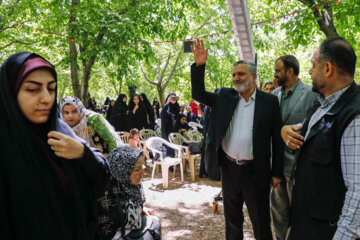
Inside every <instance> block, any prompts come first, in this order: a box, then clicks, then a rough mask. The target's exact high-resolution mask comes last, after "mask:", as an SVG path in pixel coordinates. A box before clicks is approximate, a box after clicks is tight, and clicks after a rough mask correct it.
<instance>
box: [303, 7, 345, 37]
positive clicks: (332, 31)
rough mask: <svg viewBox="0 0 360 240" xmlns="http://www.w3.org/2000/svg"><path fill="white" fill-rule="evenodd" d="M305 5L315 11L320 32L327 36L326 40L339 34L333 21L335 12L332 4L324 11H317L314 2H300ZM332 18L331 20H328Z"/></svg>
mask: <svg viewBox="0 0 360 240" xmlns="http://www.w3.org/2000/svg"><path fill="white" fill-rule="evenodd" d="M299 1H300V2H302V3H304V4H305V5H306V6H308V7H309V8H310V9H312V10H313V14H314V16H315V18H316V22H317V23H318V25H319V27H320V30H321V31H322V32H323V33H324V34H325V36H326V38H330V37H336V36H339V34H338V33H337V31H336V27H335V24H334V19H333V11H332V7H331V5H330V4H327V5H325V6H324V8H325V9H324V10H317V11H315V9H314V6H315V5H316V3H315V1H314V0H299ZM327 16H328V17H330V18H329V19H328V18H327Z"/></svg>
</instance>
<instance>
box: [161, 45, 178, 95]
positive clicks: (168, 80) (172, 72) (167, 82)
mask: <svg viewBox="0 0 360 240" xmlns="http://www.w3.org/2000/svg"><path fill="white" fill-rule="evenodd" d="M182 54H183V52H182V51H180V52H179V53H178V55H177V57H176V60H175V63H174V65H173V67H172V69H171V72H170V74H169V76H168V77H167V79H166V81H165V83H164V85H163V86H164V88H166V87H167V85H168V84H169V82H170V79H171V77H172V76H173V75H174V73H175V71H176V66H177V64H178V62H179V60H180V57H181V55H182Z"/></svg>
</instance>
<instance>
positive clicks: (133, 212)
mask: <svg viewBox="0 0 360 240" xmlns="http://www.w3.org/2000/svg"><path fill="white" fill-rule="evenodd" d="M108 160H109V163H110V171H111V175H112V176H113V177H114V178H115V179H116V180H117V181H118V183H119V189H118V192H119V193H120V194H121V195H122V197H121V198H120V199H119V201H118V202H120V206H119V207H118V208H120V209H122V210H123V211H122V212H123V213H124V214H123V216H122V218H123V221H120V222H122V224H121V226H119V228H118V230H117V232H116V233H115V236H113V238H112V239H125V236H126V239H143V240H150V239H160V222H159V220H158V219H157V218H156V217H154V216H152V215H153V213H152V211H151V210H150V209H147V208H146V207H144V203H145V195H144V189H143V186H142V184H141V181H142V178H143V175H144V170H143V165H144V161H145V157H144V154H143V151H141V150H137V149H134V148H132V147H130V146H129V145H125V146H122V147H118V148H115V149H114V150H112V151H111V152H110V154H109V156H108ZM116 204H117V205H118V203H115V205H116ZM146 226H151V229H153V230H154V231H155V233H154V232H152V233H150V232H149V231H146V230H145V229H144V228H145V227H146ZM138 236H142V237H138Z"/></svg>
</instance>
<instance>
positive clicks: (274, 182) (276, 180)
mask: <svg viewBox="0 0 360 240" xmlns="http://www.w3.org/2000/svg"><path fill="white" fill-rule="evenodd" d="M280 183H281V178H277V177H272V178H271V186H272V187H273V188H274V189H275V188H276V187H277V186H278V185H279V184H280Z"/></svg>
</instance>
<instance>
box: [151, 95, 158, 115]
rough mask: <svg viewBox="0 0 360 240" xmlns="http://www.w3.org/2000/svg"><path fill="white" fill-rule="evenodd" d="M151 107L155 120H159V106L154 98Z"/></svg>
mask: <svg viewBox="0 0 360 240" xmlns="http://www.w3.org/2000/svg"><path fill="white" fill-rule="evenodd" d="M152 107H153V110H154V117H155V119H158V118H160V104H159V101H158V100H157V99H156V97H155V98H154V100H153V103H152Z"/></svg>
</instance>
